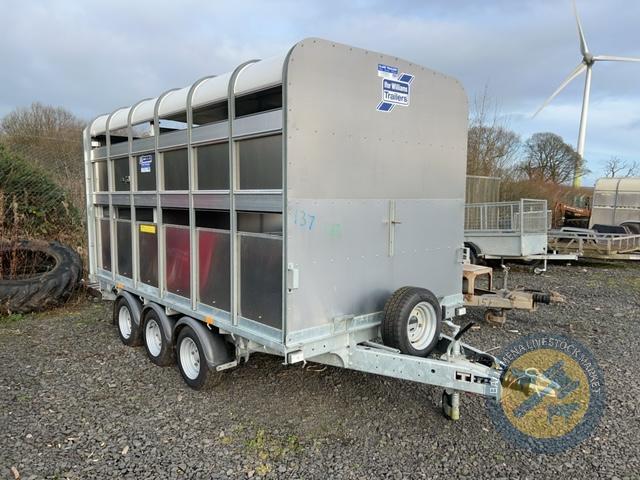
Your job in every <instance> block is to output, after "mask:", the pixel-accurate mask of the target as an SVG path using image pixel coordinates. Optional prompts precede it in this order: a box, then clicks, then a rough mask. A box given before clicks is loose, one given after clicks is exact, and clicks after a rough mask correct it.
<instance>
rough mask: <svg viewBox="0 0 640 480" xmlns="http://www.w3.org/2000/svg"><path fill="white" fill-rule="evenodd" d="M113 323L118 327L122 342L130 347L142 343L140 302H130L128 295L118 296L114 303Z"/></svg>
mask: <svg viewBox="0 0 640 480" xmlns="http://www.w3.org/2000/svg"><path fill="white" fill-rule="evenodd" d="M134 302H135V300H134ZM113 323H115V325H116V328H117V329H118V336H119V337H120V340H121V341H122V343H124V344H125V345H127V346H129V347H138V346H140V345H142V328H140V305H139V304H135V303H133V302H130V301H129V300H128V299H127V297H124V296H121V297H118V299H117V300H116V301H115V303H114V304H113Z"/></svg>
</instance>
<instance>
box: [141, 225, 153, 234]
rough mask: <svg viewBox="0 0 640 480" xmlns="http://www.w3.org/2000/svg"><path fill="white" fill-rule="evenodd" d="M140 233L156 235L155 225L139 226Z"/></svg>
mask: <svg viewBox="0 0 640 480" xmlns="http://www.w3.org/2000/svg"><path fill="white" fill-rule="evenodd" d="M140 231H141V232H142V233H156V226H155V225H140Z"/></svg>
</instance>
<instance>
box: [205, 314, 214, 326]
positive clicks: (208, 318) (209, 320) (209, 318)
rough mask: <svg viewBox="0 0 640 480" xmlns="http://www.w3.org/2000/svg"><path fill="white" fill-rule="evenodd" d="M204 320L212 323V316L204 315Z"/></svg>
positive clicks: (208, 323) (209, 323)
mask: <svg viewBox="0 0 640 480" xmlns="http://www.w3.org/2000/svg"><path fill="white" fill-rule="evenodd" d="M204 321H205V322H207V325H213V317H210V316H208V315H207V316H205V317H204Z"/></svg>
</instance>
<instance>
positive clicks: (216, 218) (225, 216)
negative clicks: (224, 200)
mask: <svg viewBox="0 0 640 480" xmlns="http://www.w3.org/2000/svg"><path fill="white" fill-rule="evenodd" d="M196 227H198V228H200V227H202V228H215V229H217V230H229V212H228V211H225V210H196Z"/></svg>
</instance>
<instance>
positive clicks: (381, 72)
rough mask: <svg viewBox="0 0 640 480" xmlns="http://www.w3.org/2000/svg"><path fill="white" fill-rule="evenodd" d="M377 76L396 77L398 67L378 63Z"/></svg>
mask: <svg viewBox="0 0 640 480" xmlns="http://www.w3.org/2000/svg"><path fill="white" fill-rule="evenodd" d="M378 76H379V77H383V78H391V79H395V78H398V67H392V66H391V65H385V64H384V63H379V64H378Z"/></svg>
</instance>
